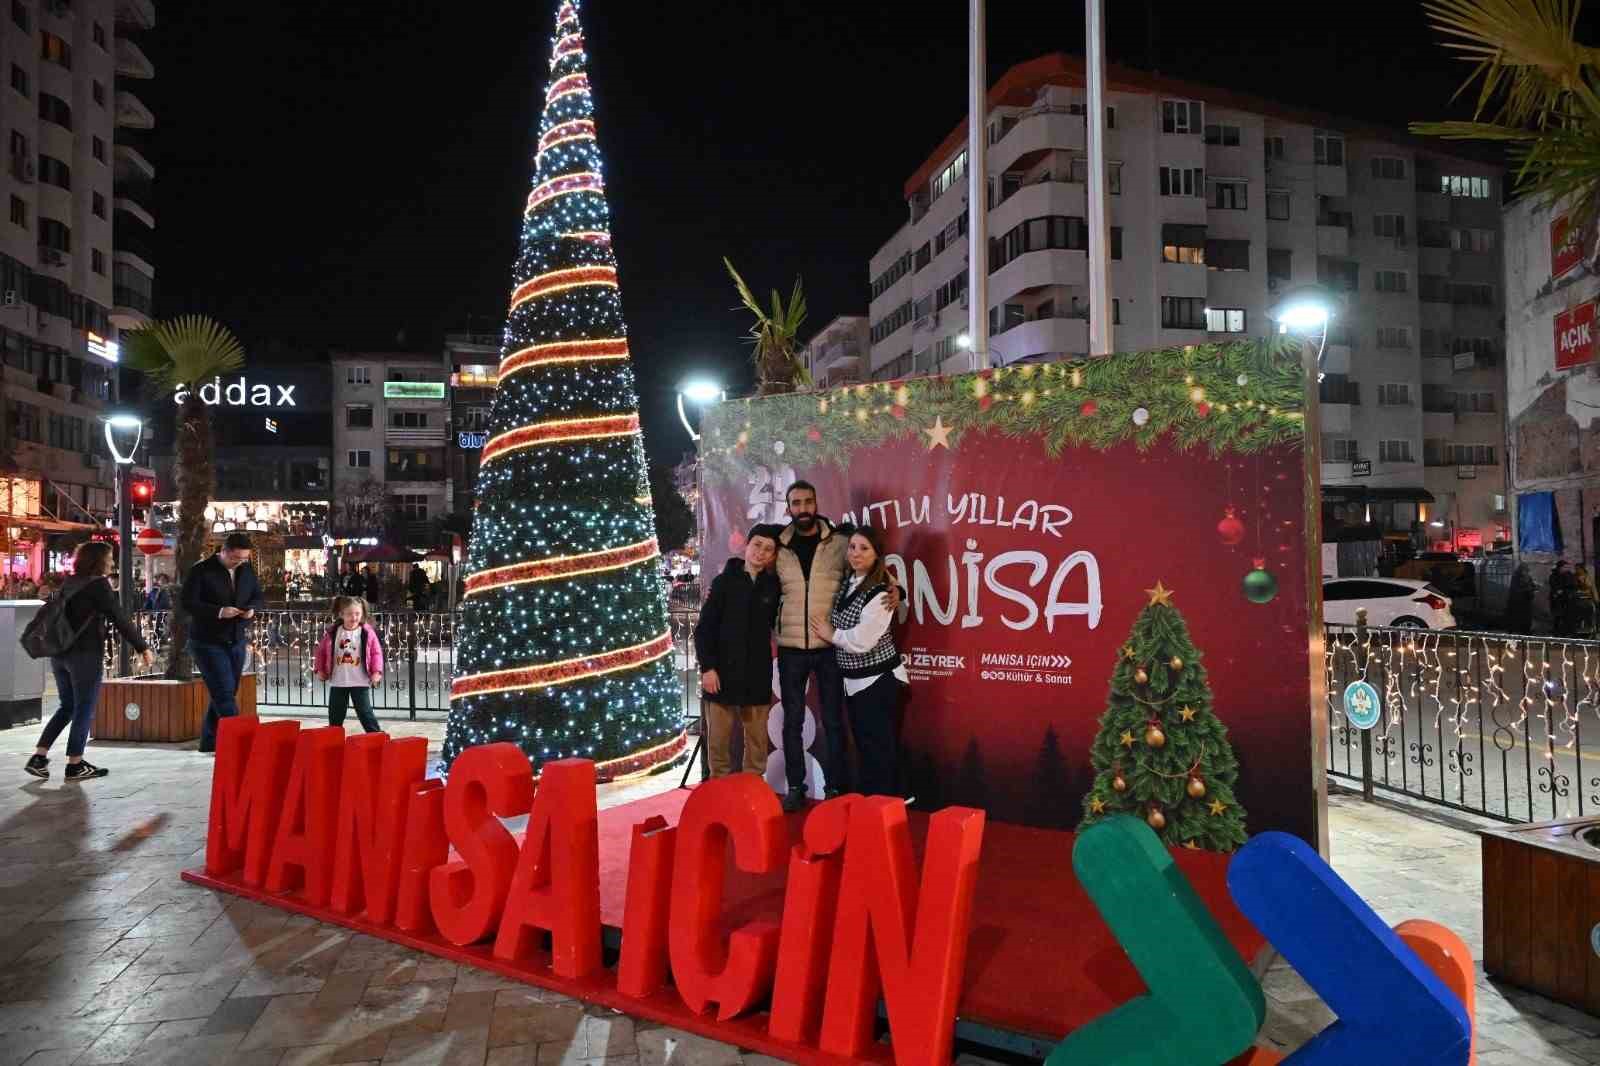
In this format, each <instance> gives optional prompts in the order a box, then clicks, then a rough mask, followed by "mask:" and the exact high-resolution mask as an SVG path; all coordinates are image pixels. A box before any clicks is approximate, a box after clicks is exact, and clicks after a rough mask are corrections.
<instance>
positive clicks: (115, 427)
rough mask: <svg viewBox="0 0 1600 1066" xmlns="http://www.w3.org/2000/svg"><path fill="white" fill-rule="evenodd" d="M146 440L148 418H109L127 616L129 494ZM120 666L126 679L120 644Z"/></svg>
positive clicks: (121, 594) (125, 659)
mask: <svg viewBox="0 0 1600 1066" xmlns="http://www.w3.org/2000/svg"><path fill="white" fill-rule="evenodd" d="M143 438H144V419H142V418H140V417H139V416H138V415H131V414H114V415H111V416H109V417H108V418H107V419H106V448H107V450H109V451H110V452H111V459H112V462H113V463H114V464H115V466H116V476H117V484H116V490H117V573H118V574H119V575H120V576H119V578H118V581H117V591H118V596H119V598H120V599H121V601H122V610H123V611H124V613H130V612H132V610H133V606H134V604H133V495H132V493H131V492H130V491H129V490H130V483H131V481H132V478H131V477H130V476H129V475H130V474H131V473H132V470H131V469H130V468H131V467H132V466H133V459H134V455H135V454H136V453H137V452H138V450H139V442H140V441H141V440H142V439H143ZM117 665H118V669H119V672H120V673H121V674H122V675H123V676H127V673H128V644H127V642H126V641H118V642H117Z"/></svg>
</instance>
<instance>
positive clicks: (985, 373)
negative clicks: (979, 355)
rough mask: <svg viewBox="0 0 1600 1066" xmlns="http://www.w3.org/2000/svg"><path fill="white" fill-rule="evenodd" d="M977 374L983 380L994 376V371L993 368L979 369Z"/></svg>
mask: <svg viewBox="0 0 1600 1066" xmlns="http://www.w3.org/2000/svg"><path fill="white" fill-rule="evenodd" d="M978 376H979V377H980V378H982V379H983V380H985V381H988V380H989V379H990V378H992V377H994V371H993V370H980V371H978Z"/></svg>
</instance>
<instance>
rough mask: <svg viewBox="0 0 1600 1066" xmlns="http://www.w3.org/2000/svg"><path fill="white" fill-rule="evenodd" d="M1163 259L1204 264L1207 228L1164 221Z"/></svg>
mask: <svg viewBox="0 0 1600 1066" xmlns="http://www.w3.org/2000/svg"><path fill="white" fill-rule="evenodd" d="M1161 261H1162V262H1164V263H1202V264H1203V263H1204V262H1205V261H1206V228H1205V227H1204V226H1185V225H1182V224H1180V223H1176V222H1164V223H1162V225H1161Z"/></svg>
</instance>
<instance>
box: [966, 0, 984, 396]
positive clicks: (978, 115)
mask: <svg viewBox="0 0 1600 1066" xmlns="http://www.w3.org/2000/svg"><path fill="white" fill-rule="evenodd" d="M969 3H970V7H969V11H968V19H969V26H968V36H967V307H968V313H967V336H969V337H970V338H971V339H972V349H971V350H972V357H971V369H973V370H981V369H983V366H984V364H983V362H981V361H980V360H982V359H984V358H986V356H980V355H979V353H980V352H983V353H987V352H988V350H989V163H988V146H989V141H988V134H989V85H988V69H987V68H988V55H987V51H986V49H985V45H984V0H969Z"/></svg>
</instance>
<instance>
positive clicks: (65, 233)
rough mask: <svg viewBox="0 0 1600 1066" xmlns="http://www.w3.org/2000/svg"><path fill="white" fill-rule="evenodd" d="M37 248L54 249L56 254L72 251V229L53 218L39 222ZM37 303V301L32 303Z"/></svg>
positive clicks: (42, 219)
mask: <svg viewBox="0 0 1600 1066" xmlns="http://www.w3.org/2000/svg"><path fill="white" fill-rule="evenodd" d="M39 247H41V248H54V249H55V250H56V251H58V252H70V251H72V229H71V228H70V227H69V226H68V225H67V224H66V223H65V222H60V221H57V220H56V219H53V218H41V219H40V220H39ZM34 302H35V303H37V302H38V301H34Z"/></svg>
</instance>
